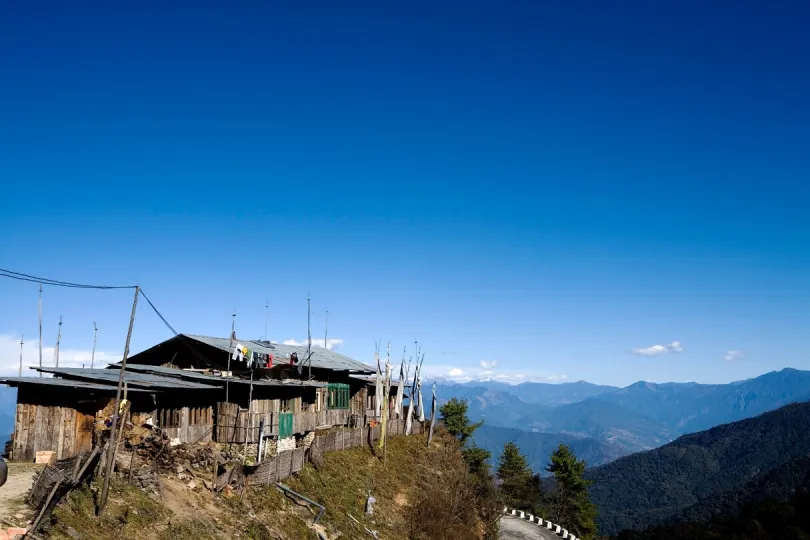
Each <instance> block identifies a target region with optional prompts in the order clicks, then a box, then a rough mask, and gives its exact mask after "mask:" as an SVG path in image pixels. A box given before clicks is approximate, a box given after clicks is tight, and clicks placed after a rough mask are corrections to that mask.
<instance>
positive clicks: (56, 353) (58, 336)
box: [53, 315, 62, 367]
mask: <svg viewBox="0 0 810 540" xmlns="http://www.w3.org/2000/svg"><path fill="white" fill-rule="evenodd" d="M61 341H62V316H61V315H59V333H58V334H56V348H55V349H54V350H53V364H54V366H55V367H59V343H61Z"/></svg>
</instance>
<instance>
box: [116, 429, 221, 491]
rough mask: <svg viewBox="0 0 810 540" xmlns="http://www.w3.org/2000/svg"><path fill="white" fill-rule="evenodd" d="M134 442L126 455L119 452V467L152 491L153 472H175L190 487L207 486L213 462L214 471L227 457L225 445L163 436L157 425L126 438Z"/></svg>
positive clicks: (209, 481) (218, 470)
mask: <svg viewBox="0 0 810 540" xmlns="http://www.w3.org/2000/svg"><path fill="white" fill-rule="evenodd" d="M127 440H128V441H131V442H134V443H135V444H133V445H132V449H131V450H130V452H128V454H129V458H127V457H126V456H127V453H123V454H122V453H119V458H118V460H119V470H122V469H126V470H128V469H129V468H130V465H129V464H128V463H122V462H126V461H127V459H129V461H130V463H131V468H132V469H133V471H132V475H131V476H132V477H133V479H134V480H135V482H134V483H135V484H136V485H140V487H142V488H143V489H145V490H146V491H148V492H156V491H157V486H158V481H157V475H156V473H163V474H166V473H169V474H175V475H176V476H177V478H178V479H179V480H183V481H189V482H188V485H189V487H190V488H192V489H193V488H195V487H206V488H208V489H210V488H211V479H212V478H213V475H214V471H215V468H214V464H215V463H216V471H217V474H218V473H219V472H222V469H221V467H224V465H226V464H227V463H229V462H230V461H231V457H232V456H231V455H230V453H228V452H227V449H223V448H220V445H218V444H217V443H215V442H213V441H209V442H201V443H196V444H191V443H188V444H186V443H179V442H178V441H177V440H172V439H169V438H168V437H166V436H165V435H164V434H163V433H162V432H161V431H160V430H159V429H157V428H153V429H151V430H150V431H149V432H148V433H137V434H135V436H134V437H130V438H127Z"/></svg>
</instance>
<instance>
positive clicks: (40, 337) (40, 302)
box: [39, 283, 42, 377]
mask: <svg viewBox="0 0 810 540" xmlns="http://www.w3.org/2000/svg"><path fill="white" fill-rule="evenodd" d="M39 369H42V283H40V284H39ZM39 376H40V377H42V372H41V371H40V372H39Z"/></svg>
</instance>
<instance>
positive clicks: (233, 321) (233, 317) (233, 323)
mask: <svg viewBox="0 0 810 540" xmlns="http://www.w3.org/2000/svg"><path fill="white" fill-rule="evenodd" d="M235 329H236V311H234V313H233V315H231V340H230V345H229V346H228V365H227V367H226V373H225V403H226V406H227V404H228V403H230V401H228V380H229V379H230V378H231V356H232V355H233V334H234V332H235ZM234 422H235V421H234ZM233 429H234V430H236V427H234V428H233Z"/></svg>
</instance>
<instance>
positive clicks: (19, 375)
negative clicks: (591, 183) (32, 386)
mask: <svg viewBox="0 0 810 540" xmlns="http://www.w3.org/2000/svg"><path fill="white" fill-rule="evenodd" d="M23 340H25V335H22V336H20V373H19V374H18V375H17V376H18V377H22V357H23Z"/></svg>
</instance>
